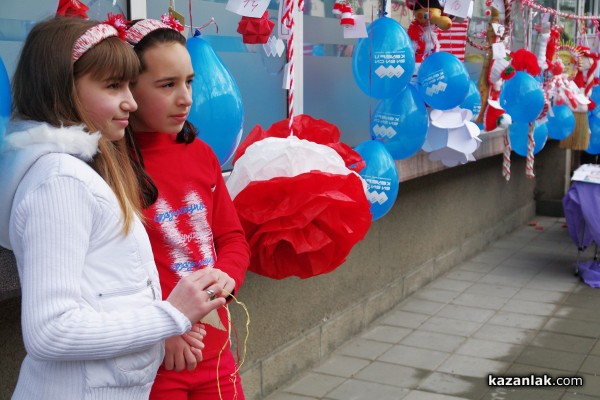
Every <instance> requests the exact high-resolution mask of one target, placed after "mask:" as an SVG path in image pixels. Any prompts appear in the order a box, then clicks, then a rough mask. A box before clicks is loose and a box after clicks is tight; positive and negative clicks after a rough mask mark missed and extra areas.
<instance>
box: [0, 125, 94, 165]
mask: <svg viewBox="0 0 600 400" xmlns="http://www.w3.org/2000/svg"><path fill="white" fill-rule="evenodd" d="M8 131H12V133H7V135H6V137H5V143H6V145H5V148H4V149H5V150H13V149H22V148H25V147H27V146H29V145H33V144H42V145H46V146H48V148H49V150H50V151H51V152H60V153H68V154H72V155H74V156H76V157H77V158H80V159H82V160H84V161H89V160H91V159H92V157H94V155H95V154H96V153H97V152H98V140H99V139H100V137H101V135H100V133H98V132H96V133H88V132H86V131H85V130H84V128H83V126H63V127H60V128H56V127H53V126H51V125H48V124H46V123H40V122H31V121H15V122H14V123H12V124H11V126H9V129H8Z"/></svg>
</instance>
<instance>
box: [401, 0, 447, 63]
mask: <svg viewBox="0 0 600 400" xmlns="http://www.w3.org/2000/svg"><path fill="white" fill-rule="evenodd" d="M407 5H408V8H410V9H411V10H413V20H412V22H411V23H410V25H409V27H408V36H409V37H410V39H411V40H412V42H413V47H414V49H415V62H416V63H422V62H423V60H424V59H425V58H427V57H428V56H429V55H431V54H433V53H435V52H438V51H439V50H440V42H439V40H438V34H439V31H440V30H448V29H450V27H451V26H452V20H451V19H450V18H449V17H448V16H446V15H442V10H443V7H442V5H441V4H440V2H439V1H438V0H429V1H427V2H425V3H422V2H421V1H408V0H407Z"/></svg>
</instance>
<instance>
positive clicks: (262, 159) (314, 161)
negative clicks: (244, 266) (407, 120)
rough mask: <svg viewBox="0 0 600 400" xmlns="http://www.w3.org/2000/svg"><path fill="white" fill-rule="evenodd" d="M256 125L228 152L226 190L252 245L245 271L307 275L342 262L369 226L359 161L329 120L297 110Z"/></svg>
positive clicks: (326, 270)
mask: <svg viewBox="0 0 600 400" xmlns="http://www.w3.org/2000/svg"><path fill="white" fill-rule="evenodd" d="M291 126H292V132H293V134H292V135H289V121H288V120H283V121H279V122H277V123H275V124H273V125H272V126H271V127H270V128H269V129H267V130H263V129H262V128H261V127H260V126H256V127H255V128H254V129H253V130H252V131H251V132H250V133H249V135H248V137H247V138H246V139H245V140H244V141H243V142H242V144H241V145H240V147H239V148H238V150H237V151H236V154H235V157H234V160H233V162H234V167H233V170H232V172H231V175H230V177H229V179H228V180H227V188H228V189H229V192H230V194H231V197H232V198H233V203H234V205H235V207H236V210H237V212H238V215H239V217H240V221H241V222H242V226H243V227H244V232H245V233H246V238H247V240H248V243H249V245H250V248H251V261H250V268H249V269H250V271H253V272H255V273H257V274H260V275H263V276H266V277H270V278H273V279H283V278H287V277H290V276H297V277H300V278H310V277H312V276H316V275H320V274H324V273H329V272H331V271H333V270H334V269H336V268H337V267H338V266H339V265H341V264H342V263H343V262H344V260H345V259H346V257H347V255H348V254H349V252H350V250H351V249H352V247H353V246H354V245H355V244H356V243H357V242H358V241H360V240H362V239H363V237H364V235H365V234H366V232H367V231H368V229H369V227H370V225H371V219H372V216H371V211H370V209H371V204H370V202H369V200H367V196H366V193H365V190H366V184H365V183H364V181H363V180H362V178H361V177H360V176H359V175H358V173H357V172H358V171H360V170H361V169H362V168H364V166H365V163H364V161H363V159H362V157H361V156H360V154H359V153H357V152H355V151H354V150H352V149H351V148H350V147H348V146H347V145H345V144H343V143H341V142H340V141H339V139H340V136H341V133H340V131H339V129H337V127H336V126H335V125H333V124H330V123H328V122H327V121H323V120H316V119H314V118H312V117H310V116H308V115H298V116H296V117H294V120H293V122H292V125H291Z"/></svg>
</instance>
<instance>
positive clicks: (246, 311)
mask: <svg viewBox="0 0 600 400" xmlns="http://www.w3.org/2000/svg"><path fill="white" fill-rule="evenodd" d="M223 292H224V293H225V295H226V296H231V297H232V298H233V300H234V301H235V302H236V303H237V304H239V305H240V306H241V307H242V308H243V309H244V312H245V313H246V337H245V338H244V346H243V351H242V360H241V361H240V362H239V363H237V366H236V368H235V370H234V371H233V372H232V373H231V375H230V376H231V377H232V379H233V390H234V395H233V398H234V399H237V386H236V385H235V381H236V379H237V378H236V375H237V373H238V372H239V370H240V368H241V367H242V365H243V364H244V361H245V360H246V348H247V344H248V337H249V336H250V313H249V312H248V308H247V307H246V305H245V304H244V303H242V302H241V301H239V300H238V299H237V298H236V297H235V296H234V295H233V294H231V293H229V292H227V291H226V290H223ZM225 310H226V311H227V322H228V326H227V328H228V329H227V332H228V333H229V339H227V340H226V341H225V343H224V344H223V347H221V350H220V351H219V357H218V358H217V389H218V390H219V399H221V400H223V395H222V394H221V383H220V378H219V365H220V364H221V354H223V351H225V348H226V347H227V343H229V342H230V341H231V313H230V312H229V308H228V307H225ZM238 354H239V348H238Z"/></svg>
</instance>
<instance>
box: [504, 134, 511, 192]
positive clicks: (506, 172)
mask: <svg viewBox="0 0 600 400" xmlns="http://www.w3.org/2000/svg"><path fill="white" fill-rule="evenodd" d="M511 151H512V148H511V147H510V140H508V129H507V130H506V133H505V134H504V152H503V153H502V176H503V177H504V180H506V181H507V182H508V181H509V180H510V152H511Z"/></svg>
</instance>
